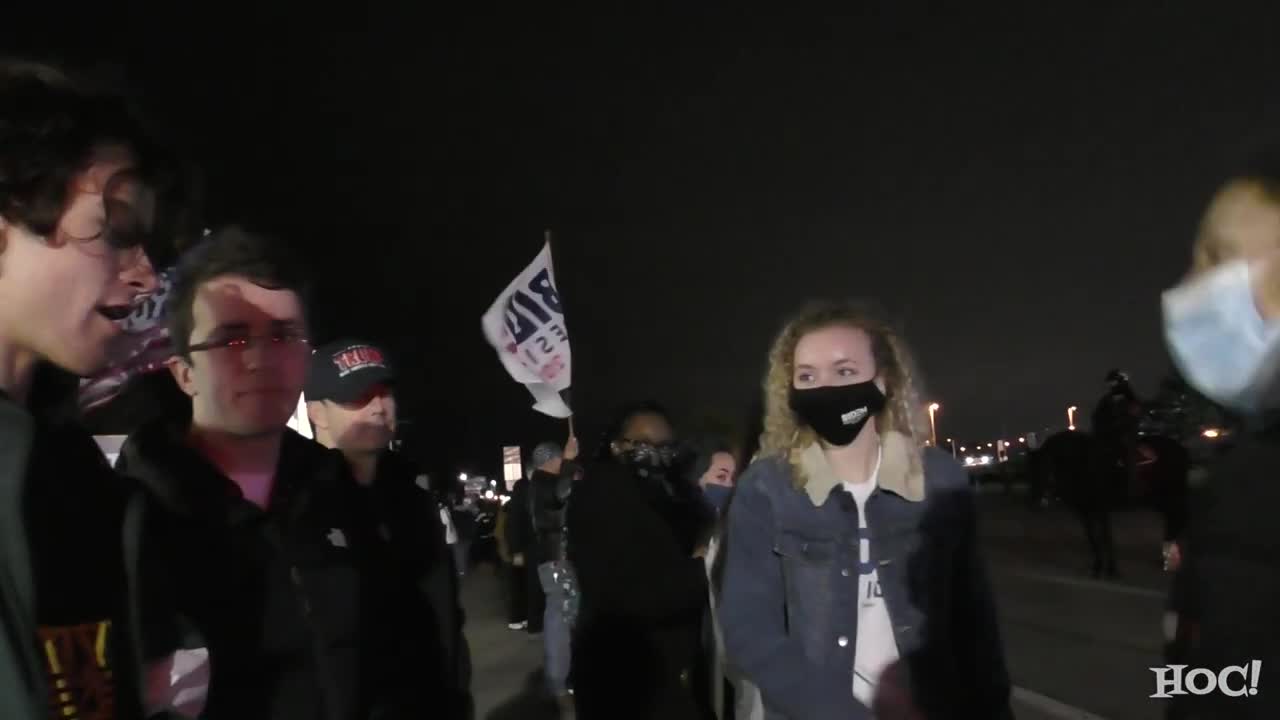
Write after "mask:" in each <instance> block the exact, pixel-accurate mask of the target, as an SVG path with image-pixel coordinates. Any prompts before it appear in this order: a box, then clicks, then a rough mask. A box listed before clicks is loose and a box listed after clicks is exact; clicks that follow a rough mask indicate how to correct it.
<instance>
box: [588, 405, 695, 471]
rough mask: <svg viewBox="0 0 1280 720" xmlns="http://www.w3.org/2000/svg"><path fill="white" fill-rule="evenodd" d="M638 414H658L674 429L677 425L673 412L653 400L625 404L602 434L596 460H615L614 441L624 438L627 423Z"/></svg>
mask: <svg viewBox="0 0 1280 720" xmlns="http://www.w3.org/2000/svg"><path fill="white" fill-rule="evenodd" d="M638 415H657V416H658V417H660V418H662V419H663V420H666V421H667V424H668V425H670V426H671V428H672V429H673V430H674V429H675V426H676V425H675V422H674V421H673V420H672V419H671V413H669V412H667V409H666V408H665V407H663V406H662V405H660V404H658V403H656V402H654V401H652V400H645V401H642V402H636V403H631V404H630V405H624V406H623V407H622V408H621V409H619V410H618V411H617V412H616V413H614V415H613V417H612V419H611V420H610V421H609V424H608V425H606V426H605V430H604V433H603V434H601V436H600V442H599V445H597V447H596V454H595V458H596V460H599V461H602V462H612V461H613V459H614V458H613V452H612V449H611V447H612V445H613V443H614V441H615V440H620V439H622V433H623V431H624V430H626V429H627V423H629V422H631V419H632V418H634V417H636V416H638Z"/></svg>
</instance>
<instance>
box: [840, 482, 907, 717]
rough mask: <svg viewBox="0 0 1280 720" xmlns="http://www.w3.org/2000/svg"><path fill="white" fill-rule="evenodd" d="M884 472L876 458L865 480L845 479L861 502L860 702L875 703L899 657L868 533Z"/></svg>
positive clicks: (856, 666) (856, 671) (856, 689)
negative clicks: (872, 500)
mask: <svg viewBox="0 0 1280 720" xmlns="http://www.w3.org/2000/svg"><path fill="white" fill-rule="evenodd" d="M879 475H880V461H879V460H878V459H877V460H876V469H875V472H873V473H871V477H870V478H869V479H868V480H867V481H866V482H864V483H858V484H857V485H853V484H850V483H845V484H844V486H845V489H847V490H848V491H849V492H850V493H851V494H852V495H853V499H854V500H855V501H856V502H857V504H858V527H859V529H860V537H861V541H860V542H859V548H858V636H857V641H856V642H855V643H854V648H853V696H854V698H856V699H857V700H858V702H860V703H862V704H863V705H866V706H867V707H871V701H872V700H873V699H874V698H875V692H876V686H877V685H879V683H880V674H881V673H883V672H884V669H885V668H886V667H888V666H889V665H890V664H891V663H893V661H894V660H897V659H898V641H897V639H896V638H895V637H894V636H893V623H892V622H891V621H890V619H889V609H888V608H887V607H885V604H884V596H883V595H882V594H881V592H880V578H879V573H878V572H877V570H876V566H875V565H874V564H872V562H871V539H870V538H869V537H868V534H867V513H866V505H867V498H868V497H870V496H871V493H872V491H874V490H875V489H876V482H877V479H878V477H879Z"/></svg>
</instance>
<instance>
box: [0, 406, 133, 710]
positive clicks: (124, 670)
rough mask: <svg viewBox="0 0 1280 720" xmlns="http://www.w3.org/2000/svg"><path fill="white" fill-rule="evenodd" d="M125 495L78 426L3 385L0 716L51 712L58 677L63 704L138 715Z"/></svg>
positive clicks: (127, 493)
mask: <svg viewBox="0 0 1280 720" xmlns="http://www.w3.org/2000/svg"><path fill="white" fill-rule="evenodd" d="M131 494H132V489H131V486H130V485H129V484H128V483H126V482H124V481H122V480H121V478H119V477H118V476H116V475H115V473H113V472H112V471H111V468H110V467H109V466H108V464H107V462H106V458H104V457H103V455H102V453H101V451H100V450H99V449H98V447H97V446H96V444H95V443H94V441H93V438H92V436H90V435H89V434H88V433H87V432H85V431H84V430H83V429H80V428H79V427H76V426H74V425H70V424H65V423H57V424H54V423H50V422H48V421H46V420H45V419H43V418H41V419H37V418H36V417H34V416H33V415H32V414H31V413H29V412H28V411H27V410H26V409H25V408H23V407H21V406H19V405H17V404H16V403H14V402H12V401H11V400H9V399H8V398H7V397H6V396H4V395H3V394H0V718H5V720H46V719H47V718H49V717H51V716H52V715H53V714H54V713H53V711H52V707H51V706H52V705H53V704H54V700H53V697H54V696H53V695H52V694H51V692H52V688H51V685H52V684H53V683H52V682H51V679H52V678H53V677H55V676H56V678H57V681H58V683H59V686H58V687H59V693H58V699H57V701H56V702H58V704H59V705H60V706H61V707H60V709H63V710H66V709H73V708H74V709H78V710H80V711H81V712H84V711H86V710H89V709H92V708H98V707H101V704H104V703H105V704H107V705H108V706H110V707H111V708H112V711H111V712H112V713H113V717H115V718H119V719H120V720H131V719H132V718H141V717H142V712H143V711H142V683H141V682H140V678H141V677H142V671H141V656H140V654H139V652H138V648H139V647H140V645H141V639H140V638H139V635H138V624H137V623H136V622H135V621H134V618H135V617H136V613H137V607H136V606H135V604H134V603H133V602H132V600H133V595H132V594H131V593H130V592H129V586H130V584H131V583H132V581H133V580H134V579H135V578H136V574H135V573H136V562H135V560H136V557H137V553H138V552H139V550H140V547H141V534H140V533H139V532H138V529H137V527H136V526H130V524H129V523H128V521H127V514H128V511H127V508H128V504H129V498H130V497H131ZM40 641H43V644H44V645H45V647H46V648H52V649H53V651H54V653H55V655H56V657H58V658H59V659H60V663H59V665H60V667H54V666H52V665H51V663H50V662H49V661H48V654H49V653H48V652H47V650H46V651H45V652H42V651H41V649H40V647H39V645H40V644H41V643H40ZM86 641H88V642H89V645H88V646H89V647H94V645H95V644H98V645H100V646H101V647H103V648H105V651H104V652H103V654H102V655H101V656H100V657H98V658H97V660H96V661H91V660H90V658H89V656H86V655H84V654H83V653H82V652H81V650H82V649H83V647H84V643H85V642H86ZM69 654H70V655H73V656H74V657H75V658H76V659H77V660H79V662H75V661H73V660H71V659H70V657H69ZM59 671H60V672H59ZM73 711H74V710H73Z"/></svg>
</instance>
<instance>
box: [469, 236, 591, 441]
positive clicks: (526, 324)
mask: <svg viewBox="0 0 1280 720" xmlns="http://www.w3.org/2000/svg"><path fill="white" fill-rule="evenodd" d="M480 325H481V328H482V329H483V330H484V337H485V339H486V340H488V341H489V344H490V345H492V346H493V348H494V350H497V351H498V358H499V359H501V360H502V365H503V367H505V368H506V369H507V372H509V373H511V377H512V378H514V379H515V381H516V382H518V383H521V384H523V385H524V386H525V387H527V388H529V392H530V393H532V394H533V399H534V400H535V401H536V402H535V403H534V405H533V409H534V410H537V411H538V412H540V413H543V414H545V415H550V416H551V417H557V418H567V417H569V416H571V415H573V411H572V410H570V409H569V406H568V405H565V403H564V400H562V399H561V398H560V391H561V390H565V389H567V388H568V387H569V383H570V375H571V363H570V354H569V331H568V329H567V328H565V323H564V308H563V307H562V306H561V304H560V293H559V292H558V291H557V290H556V276H555V271H554V270H553V269H552V267H551V244H550V243H547V244H546V245H544V246H543V247H542V252H540V253H538V257H536V258H534V260H533V262H532V263H531V264H530V265H529V267H527V268H525V269H524V272H522V273H520V274H519V275H517V276H516V279H515V280H513V281H512V282H511V284H510V285H508V286H507V289H506V290H503V291H502V294H501V295H499V296H498V299H497V300H495V301H494V302H493V306H492V307H490V308H489V311H488V312H486V313H485V314H484V317H482V318H481V319H480Z"/></svg>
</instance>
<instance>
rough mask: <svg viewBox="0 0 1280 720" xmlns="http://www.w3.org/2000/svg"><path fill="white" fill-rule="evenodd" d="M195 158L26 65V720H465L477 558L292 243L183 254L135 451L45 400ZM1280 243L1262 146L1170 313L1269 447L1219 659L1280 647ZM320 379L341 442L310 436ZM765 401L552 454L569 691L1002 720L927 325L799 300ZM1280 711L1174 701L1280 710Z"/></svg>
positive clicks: (1001, 689)
mask: <svg viewBox="0 0 1280 720" xmlns="http://www.w3.org/2000/svg"><path fill="white" fill-rule="evenodd" d="M172 168H173V166H172V163H171V161H170V160H169V158H167V157H166V156H165V155H164V153H163V152H162V150H161V149H160V148H159V147H158V146H157V145H156V144H155V143H154V142H153V141H152V140H151V138H150V137H148V135H147V134H146V132H145V131H144V130H143V126H142V125H141V124H140V123H138V122H137V121H136V119H135V117H134V116H133V115H132V114H131V112H130V111H129V109H128V108H127V107H126V105H125V104H124V103H123V102H121V101H119V100H118V99H116V98H112V97H106V96H103V95H100V94H95V93H92V92H89V91H87V90H85V89H83V88H82V87H80V86H78V85H76V84H75V83H74V82H73V81H72V80H69V79H68V78H66V77H64V76H63V75H61V74H59V73H58V72H57V71H55V70H52V69H49V68H46V67H41V66H24V65H12V66H6V67H4V68H3V71H2V72H0V492H2V493H3V496H2V497H0V555H2V562H0V621H2V626H0V627H3V634H0V717H4V718H13V719H15V720H45V719H46V718H52V717H59V718H84V719H85V720H134V719H137V718H150V717H166V716H168V717H203V718H214V719H215V720H222V719H224V718H225V719H234V720H252V719H253V718H264V719H266V718H270V719H272V720H293V719H295V718H296V719H298V720H321V719H323V720H357V719H361V720H363V719H365V718H377V719H378V720H383V719H387V720H391V719H395V718H428V717H430V718H435V717H440V718H468V717H470V716H471V715H472V714H473V705H474V703H473V700H472V694H473V692H474V690H473V688H471V679H470V660H469V652H468V648H467V644H466V642H465V639H464V637H463V635H462V624H463V618H462V616H463V613H462V610H461V607H460V605H459V593H458V584H459V575H460V572H461V571H462V570H464V569H465V568H462V567H459V563H458V562H457V560H456V557H455V555H454V554H453V552H452V551H451V549H450V546H451V545H454V546H456V545H457V543H456V531H454V530H453V528H452V527H451V526H450V524H449V523H448V522H447V508H442V507H441V505H440V503H439V501H438V499H437V498H436V496H435V495H434V492H433V491H434V489H433V488H432V487H431V483H430V480H429V478H428V477H427V476H426V475H424V474H422V473H420V472H418V470H417V469H416V468H415V467H414V465H413V464H412V463H411V462H409V461H408V460H407V459H406V458H404V457H403V456H401V455H400V454H398V453H396V452H395V451H392V450H390V449H388V448H389V446H390V445H391V440H392V439H393V437H394V431H395V417H396V409H395V403H396V397H395V387H396V384H395V375H394V371H393V369H392V367H391V365H390V364H389V363H388V362H387V359H386V356H385V354H384V353H383V352H382V351H381V350H380V349H379V348H378V347H377V346H375V345H373V344H370V343H367V342H362V341H358V340H347V341H341V342H337V343H333V344H329V345H326V346H323V347H312V344H311V342H310V337H309V333H308V280H307V278H306V277H304V276H302V275H300V274H299V271H298V267H299V265H298V263H297V262H295V260H294V258H293V257H292V256H291V255H290V254H289V252H288V250H287V247H286V245H284V244H282V243H280V242H278V241H275V240H273V239H271V238H268V237H265V236H263V235H260V234H257V233H254V232H252V231H248V230H245V229H241V228H238V227H226V228H221V229H218V230H216V231H214V232H212V233H211V234H209V235H208V236H206V237H204V238H202V239H200V240H199V243H198V244H197V245H195V246H194V247H193V248H190V249H189V251H188V252H184V253H183V258H182V261H181V264H180V265H179V267H178V269H177V272H176V275H175V280H174V285H173V287H172V289H171V290H170V298H169V303H170V305H169V308H170V309H169V311H168V323H169V336H170V339H171V341H172V343H173V346H174V359H173V361H172V362H171V363H170V365H169V373H170V375H171V377H172V380H173V381H174V383H175V385H176V387H177V388H179V389H180V390H181V392H182V394H183V395H184V397H185V398H186V399H185V401H184V406H183V410H184V412H182V413H180V414H177V415H175V416H173V417H161V418H156V419H154V420H151V421H148V422H145V423H140V424H139V425H138V426H137V427H135V428H134V429H133V430H132V432H131V433H130V434H129V437H128V440H127V442H126V444H125V446H124V448H123V449H122V452H121V455H120V459H119V461H118V463H117V466H116V467H114V468H112V467H110V466H109V465H108V464H107V462H106V461H105V459H104V457H103V455H102V454H101V452H100V451H99V450H98V448H97V447H96V445H95V444H94V441H93V439H92V438H91V437H90V435H89V434H88V433H87V432H85V431H84V430H83V429H82V428H81V426H80V425H78V424H77V423H76V422H74V418H68V417H66V416H65V415H64V414H61V413H55V412H48V411H47V410H48V407H46V403H45V401H44V399H43V398H42V397H41V396H40V393H39V392H37V389H38V388H37V384H38V383H37V378H38V377H39V375H40V373H42V372H45V371H48V370H50V369H52V370H54V371H56V372H58V373H61V374H63V375H69V376H87V375H91V374H92V373H94V372H95V371H97V370H99V369H100V368H102V367H103V366H104V364H105V363H106V362H107V358H108V356H109V353H110V349H111V346H112V343H113V342H115V341H116V340H117V339H118V338H119V337H120V335H121V321H122V320H123V319H124V318H125V317H126V316H128V314H129V313H130V312H131V309H132V307H133V306H134V305H135V304H136V303H137V302H138V301H139V300H140V299H141V298H143V297H145V296H146V295H148V294H149V293H151V292H154V290H155V288H156V284H157V275H156V268H157V267H161V266H163V265H164V264H165V263H167V262H168V258H169V257H171V256H173V254H174V252H175V250H176V249H177V247H176V245H178V244H179V243H176V242H175V238H178V237H179V236H180V235H181V233H180V232H179V231H178V230H177V229H176V228H175V227H172V226H171V225H172V224H174V223H175V222H176V221H175V218H179V217H181V216H182V212H180V210H179V209H176V208H174V207H172V206H170V205H169V203H173V202H176V201H175V200H174V198H175V197H176V196H177V195H178V194H176V193H174V192H171V184H170V182H171V177H172V172H171V171H172ZM1277 248H1280V165H1277V164H1275V163H1270V164H1262V165H1257V166H1254V167H1251V168H1249V169H1248V170H1247V171H1246V172H1244V173H1242V174H1240V175H1239V176H1238V177H1235V178H1233V180H1232V182H1231V183H1229V184H1228V185H1227V186H1226V188H1225V189H1224V190H1223V192H1222V193H1221V194H1219V196H1218V197H1217V198H1216V199H1215V200H1214V203H1213V205H1212V206H1211V208H1210V211H1209V213H1208V215H1207V217H1206V221H1205V229H1204V232H1202V234H1201V237H1200V239H1199V240H1198V242H1197V245H1196V249H1195V262H1194V265H1193V270H1192V273H1191V274H1190V276H1189V277H1188V279H1187V280H1186V281H1185V282H1184V283H1182V284H1180V285H1179V286H1178V287H1177V288H1175V289H1173V290H1171V291H1170V292H1169V293H1168V294H1166V296H1165V298H1164V310H1165V322H1166V334H1167V337H1168V342H1169V345H1170V347H1171V349H1172V351H1173V353H1174V355H1175V357H1176V359H1177V360H1178V362H1179V365H1180V367H1181V368H1182V370H1183V372H1184V373H1185V375H1186V376H1187V378H1188V380H1189V381H1190V382H1191V383H1192V384H1194V385H1195V386H1196V387H1197V388H1199V389H1201V390H1202V391H1203V392H1204V393H1205V394H1206V395H1208V396H1210V397H1211V398H1213V399H1214V400H1215V401H1218V402H1221V403H1223V404H1224V405H1226V406H1229V407H1231V408H1233V409H1235V410H1237V411H1239V412H1241V413H1243V414H1246V415H1248V416H1249V417H1250V418H1251V421H1252V422H1253V424H1254V426H1255V430H1256V431H1255V432H1254V433H1252V434H1251V435H1250V436H1249V437H1248V438H1247V439H1246V440H1244V441H1242V442H1240V443H1239V444H1238V445H1237V449H1236V450H1234V451H1233V452H1232V454H1231V455H1229V456H1228V457H1226V458H1224V459H1223V464H1222V466H1221V467H1220V468H1219V469H1218V470H1217V472H1218V473H1220V474H1221V481H1219V482H1214V483H1212V484H1211V488H1212V490H1211V492H1212V493H1213V501H1212V502H1210V503H1208V504H1206V505H1205V506H1204V507H1203V508H1202V510H1203V513H1202V516H1201V517H1198V518H1197V519H1196V521H1195V522H1193V524H1192V525H1191V530H1190V531H1189V532H1188V534H1187V537H1186V541H1185V546H1184V547H1183V549H1182V552H1183V554H1184V555H1185V560H1184V562H1183V569H1184V570H1187V571H1188V574H1186V575H1185V576H1184V577H1186V578H1189V580H1187V581H1186V582H1188V583H1189V587H1188V590H1187V592H1186V594H1185V596H1186V597H1187V598H1190V600H1189V602H1190V603H1191V605H1192V607H1190V608H1189V609H1188V610H1187V613H1186V616H1187V617H1188V618H1191V619H1192V620H1193V621H1194V623H1195V626H1196V639H1195V641H1194V642H1193V643H1192V649H1191V650H1190V652H1191V658H1192V660H1191V662H1192V663H1193V664H1196V665H1202V666H1206V667H1219V666H1225V665H1228V664H1237V663H1238V662H1240V661H1241V658H1246V657H1247V658H1249V659H1261V660H1262V661H1263V663H1264V666H1266V667H1270V663H1272V662H1273V661H1280V657H1278V656H1277V653H1278V652H1280V650H1278V648H1280V641H1278V640H1277V635H1276V632H1275V631H1274V623H1269V622H1267V621H1266V618H1268V617H1270V613H1269V610H1270V609H1271V607H1272V606H1273V605H1274V603H1275V601H1276V600H1277V599H1280V573H1277V572H1276V571H1275V568H1274V558H1275V557H1280V554H1277V552H1275V551H1276V550H1277V549H1278V548H1277V547H1276V546H1275V535H1274V533H1272V532H1270V531H1269V530H1268V529H1267V526H1269V522H1268V520H1267V519H1266V518H1265V517H1264V516H1263V515H1262V514H1259V510H1258V509H1257V508H1265V507H1268V506H1269V505H1270V504H1269V503H1266V502H1265V499H1266V498H1270V497H1271V496H1272V495H1274V493H1275V484H1274V483H1273V482H1270V481H1271V480H1272V472H1273V471H1274V468H1275V466H1276V463H1277V455H1276V447H1277V446H1276V443H1275V439H1274V438H1275V436H1274V424H1273V420H1274V417H1273V415H1274V413H1272V412H1271V411H1272V410H1273V409H1274V408H1275V407H1276V405H1277V404H1278V403H1277V402H1276V400H1277V398H1276V395H1275V391H1276V388H1277V386H1280V383H1277V382H1276V375H1277V367H1276V358H1277V357H1280V354H1278V352H1280V351H1278V350H1277V348H1280V331H1278V330H1276V325H1275V319H1276V318H1277V317H1278V316H1280V295H1277V292H1278V291H1280V264H1277ZM304 388H305V390H306V398H307V400H308V408H307V409H308V415H309V420H310V423H311V425H312V427H313V428H314V432H315V439H314V441H313V440H311V439H308V438H304V437H302V436H300V435H298V434H297V433H295V432H293V431H292V430H289V429H288V427H287V423H288V420H289V418H290V417H291V416H292V414H293V412H294V411H295V405H296V403H297V401H298V398H299V395H300V393H302V391H303V390H304ZM763 388H764V394H765V407H764V418H763V423H764V431H763V433H762V435H761V437H760V447H759V449H758V451H756V452H755V453H753V455H752V457H736V456H735V454H734V452H733V449H732V448H731V447H730V446H729V445H728V444H725V443H723V442H719V441H716V440H711V441H707V442H701V443H681V442H679V439H678V437H677V435H676V429H675V423H674V422H673V420H672V418H671V416H670V415H669V414H668V413H667V412H666V411H665V410H664V409H663V408H662V407H661V406H660V405H657V404H655V403H651V402H645V403H640V404H637V405H633V406H629V407H627V408H625V409H624V410H622V411H621V412H619V414H618V416H617V417H616V419H615V421H614V422H613V423H612V424H611V426H610V428H609V430H608V432H607V433H606V435H605V437H604V439H603V442H601V443H600V446H599V447H598V448H594V452H593V453H592V454H591V457H584V456H581V455H580V453H579V448H578V443H577V440H576V438H573V437H570V439H569V440H568V442H567V443H565V444H563V445H559V444H543V445H540V446H538V447H537V448H535V450H534V451H533V453H532V455H531V457H530V463H529V464H530V467H531V468H532V472H531V473H530V475H529V477H528V478H527V479H526V480H524V481H522V483H521V485H520V486H518V487H517V488H515V492H514V495H513V497H512V499H511V501H510V502H509V503H508V504H507V505H506V508H505V517H504V518H503V539H504V546H505V547H504V555H506V556H507V557H508V558H509V559H510V566H511V577H510V580H511V583H512V586H513V587H519V588H522V589H523V592H522V593H515V596H516V598H517V600H516V603H515V604H518V605H519V607H517V608H513V617H512V622H513V625H514V626H515V627H519V628H521V629H527V630H530V631H539V632H540V633H541V634H542V636H543V641H544V648H545V674H546V684H547V691H548V693H549V694H550V695H552V696H554V697H555V698H556V699H557V701H558V702H559V703H560V704H561V706H562V707H563V709H564V710H565V711H566V712H570V711H576V713H577V714H578V715H579V716H580V717H583V718H590V719H596V718H618V719H625V718H654V719H658V718H661V719H663V720H681V719H684V718H688V719H689V720H694V719H697V720H708V719H709V718H719V719H721V720H723V719H724V718H736V719H738V720H742V719H747V718H751V719H754V718H761V719H763V718H791V719H797V720H798V719H804V720H823V719H825V718H831V719H833V720H835V719H836V718H839V719H841V720H849V719H854V720H856V719H858V718H871V717H876V718H880V720H888V719H889V718H958V719H967V718H1010V717H1012V715H1013V714H1012V711H1011V709H1010V680H1009V674H1008V670H1007V668H1006V664H1005V660H1004V652H1003V647H1002V642H1001V637H1000V630H999V624H998V622H997V608H996V603H995V599H994V597H993V593H992V589H991V584H990V581H989V579H988V574H987V569H986V565H985V562H984V558H983V552H982V549H981V545H980V544H979V542H978V533H977V524H978V517H977V515H978V513H977V509H976V506H975V503H974V499H973V496H972V494H971V493H970V491H969V487H968V480H967V476H966V473H965V471H964V470H963V468H962V467H960V466H959V465H958V464H957V463H956V462H955V460H954V459H953V458H952V457H951V456H950V455H949V454H947V453H944V452H941V451H939V450H938V449H936V448H932V447H929V443H928V442H926V438H927V436H928V432H927V429H928V424H927V420H926V418H925V415H924V412H925V411H924V403H923V402H922V400H921V398H920V396H919V376H918V373H917V372H916V370H915V365H914V363H913V360H912V357H911V353H910V351H909V349H908V346H907V343H906V341H905V339H904V338H903V337H902V335H901V334H900V333H899V332H898V331H897V330H896V329H895V327H894V326H893V325H892V324H891V323H889V322H886V321H885V319H884V318H883V316H882V315H881V314H880V313H878V312H877V311H875V310H874V308H872V307H871V306H868V305H864V304H860V303H853V302H818V303H815V304H812V305H809V306H806V307H804V308H802V309H801V310H800V311H799V312H797V313H796V314H794V315H793V316H792V317H791V319H790V320H789V321H788V322H787V323H786V324H785V326H784V327H783V329H782V330H781V332H780V333H779V334H778V336H777V339H776V341H775V343H774V345H773V347H772V349H771V351H770V353H769V356H768V369H767V373H766V376H765V379H764V382H763ZM56 405H57V404H56V403H50V404H49V407H54V406H56ZM1127 453H1128V451H1127V450H1124V451H1123V454H1126V455H1127ZM740 466H745V470H744V471H743V472H742V473H741V475H740V477H739V476H738V474H739V473H738V468H739V467H740ZM442 510H443V512H444V521H442V515H441V513H442ZM451 534H453V535H455V537H453V538H451ZM451 539H452V540H454V542H451ZM526 624H527V625H526ZM479 690H483V689H479ZM1274 697H1277V696H1275V695H1272V694H1270V693H1267V694H1266V696H1265V697H1261V698H1257V699H1254V700H1253V702H1252V703H1251V704H1249V705H1248V706H1243V705H1241V704H1240V703H1235V704H1232V703H1231V702H1229V700H1230V699H1229V698H1227V699H1224V698H1222V697H1220V696H1219V697H1214V696H1208V697H1203V698H1196V697H1188V698H1186V701H1187V702H1195V703H1202V704H1203V706H1188V707H1182V706H1179V711H1180V712H1184V713H1186V714H1184V717H1204V718H1207V717H1212V718H1231V717H1274V716H1276V712H1277V711H1276V710H1275V708H1276V704H1275V701H1274V700H1273V699H1270V698H1274ZM1224 700H1226V701H1227V703H1226V704H1225V705H1219V704H1215V703H1222V702H1224ZM1242 708H1246V709H1242ZM1196 713H1199V714H1196Z"/></svg>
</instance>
